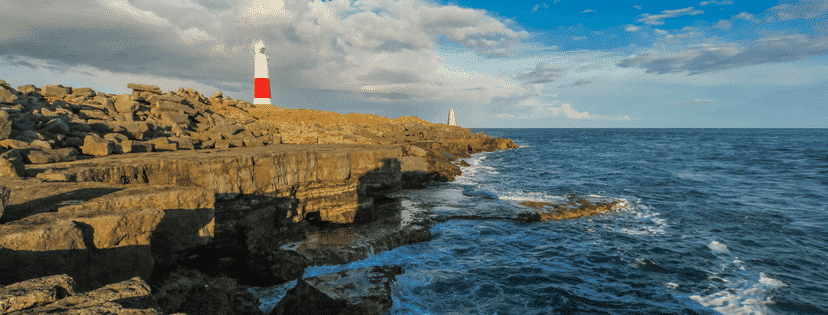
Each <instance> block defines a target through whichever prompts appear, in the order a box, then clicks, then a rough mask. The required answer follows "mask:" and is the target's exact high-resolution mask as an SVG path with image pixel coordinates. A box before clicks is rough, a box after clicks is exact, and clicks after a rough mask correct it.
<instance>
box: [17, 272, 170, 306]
mask: <svg viewBox="0 0 828 315" xmlns="http://www.w3.org/2000/svg"><path fill="white" fill-rule="evenodd" d="M75 286H76V284H75V280H74V279H73V278H72V277H69V276H67V275H55V276H47V277H42V278H37V279H30V280H26V281H22V282H18V283H14V284H11V285H9V286H6V287H0V313H2V314H15V315H27V314H124V315H126V314H130V315H155V314H158V315H160V314H162V313H161V312H160V311H159V309H158V304H157V303H156V301H155V298H153V296H152V295H151V294H150V287H149V285H148V284H147V283H146V282H144V281H143V280H141V279H140V278H132V279H128V280H124V281H121V282H118V283H113V284H108V285H106V286H103V287H101V288H98V289H95V290H92V291H89V292H86V293H79V292H75Z"/></svg>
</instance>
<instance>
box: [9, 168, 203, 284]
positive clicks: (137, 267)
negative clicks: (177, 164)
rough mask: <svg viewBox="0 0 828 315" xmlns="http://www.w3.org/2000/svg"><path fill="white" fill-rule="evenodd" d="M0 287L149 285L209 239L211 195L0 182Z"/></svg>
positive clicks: (107, 186) (131, 187)
mask: <svg viewBox="0 0 828 315" xmlns="http://www.w3.org/2000/svg"><path fill="white" fill-rule="evenodd" d="M3 185H4V186H6V187H9V188H10V190H11V196H10V200H9V206H8V207H7V209H6V210H7V216H4V218H2V221H0V223H4V224H0V275H2V277H0V285H5V284H9V283H12V282H17V281H23V280H26V279H31V278H36V277H43V276H49V275H53V274H64V273H65V274H68V275H69V276H71V277H73V278H75V279H76V280H78V281H79V283H80V285H79V286H78V289H81V290H84V291H85V290H90V289H93V288H96V287H100V286H103V285H106V284H109V283H115V282H119V281H124V280H127V279H130V278H133V277H141V278H142V279H149V277H150V275H151V274H152V272H153V268H154V267H155V266H156V265H158V264H171V263H172V262H174V261H175V260H176V259H177V258H178V256H179V255H180V254H182V253H184V252H185V251H187V250H189V249H192V248H195V247H198V246H202V245H204V244H207V243H209V242H210V241H211V240H212V237H213V228H214V225H215V221H214V211H215V210H214V205H213V204H214V201H215V199H214V198H213V195H212V194H210V193H208V192H207V191H205V190H204V189H201V188H197V187H194V188H181V187H169V186H145V185H137V186H136V185H113V184H105V183H62V182H57V183H48V182H41V181H38V180H4V181H3Z"/></svg>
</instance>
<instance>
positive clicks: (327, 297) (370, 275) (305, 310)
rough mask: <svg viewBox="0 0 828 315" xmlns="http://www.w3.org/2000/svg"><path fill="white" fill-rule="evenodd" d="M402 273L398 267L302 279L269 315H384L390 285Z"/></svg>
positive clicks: (351, 271) (390, 303)
mask: <svg viewBox="0 0 828 315" xmlns="http://www.w3.org/2000/svg"><path fill="white" fill-rule="evenodd" d="M402 273H403V270H402V268H400V267H398V266H391V267H381V266H376V267H368V268H361V269H353V270H346V271H341V272H337V273H333V274H327V275H320V276H316V277H311V278H306V279H299V280H297V282H296V286H295V287H293V289H291V290H290V291H288V293H287V294H286V295H285V297H284V298H282V300H281V301H279V304H277V305H276V307H275V308H274V309H273V311H271V312H270V314H272V315H283V314H296V315H303V314H308V315H310V314H315V315H316V314H319V315H323V314H324V315H337V314H343V315H344V314H354V315H381V314H385V313H386V312H388V310H389V309H391V305H392V300H391V282H393V281H394V280H395V276H397V275H400V274H402Z"/></svg>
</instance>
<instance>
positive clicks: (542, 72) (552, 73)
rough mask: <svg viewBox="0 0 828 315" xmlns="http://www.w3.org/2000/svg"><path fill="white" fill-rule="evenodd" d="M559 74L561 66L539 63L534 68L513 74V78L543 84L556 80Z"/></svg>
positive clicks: (526, 82)
mask: <svg viewBox="0 0 828 315" xmlns="http://www.w3.org/2000/svg"><path fill="white" fill-rule="evenodd" d="M560 76H561V68H558V67H554V66H550V65H547V64H544V63H539V64H538V65H537V66H536V67H535V68H534V69H527V70H524V71H521V72H519V73H518V74H516V75H515V77H514V78H515V80H518V81H520V82H521V83H522V84H523V85H526V84H543V83H548V82H552V81H555V80H557V79H558V78H559V77H560Z"/></svg>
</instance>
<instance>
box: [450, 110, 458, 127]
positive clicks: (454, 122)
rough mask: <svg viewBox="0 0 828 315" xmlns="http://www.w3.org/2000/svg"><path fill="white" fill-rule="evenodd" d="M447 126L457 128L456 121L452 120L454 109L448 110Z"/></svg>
mask: <svg viewBox="0 0 828 315" xmlns="http://www.w3.org/2000/svg"><path fill="white" fill-rule="evenodd" d="M448 125H449V126H457V121H456V120H454V108H452V109H449V119H448Z"/></svg>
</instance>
